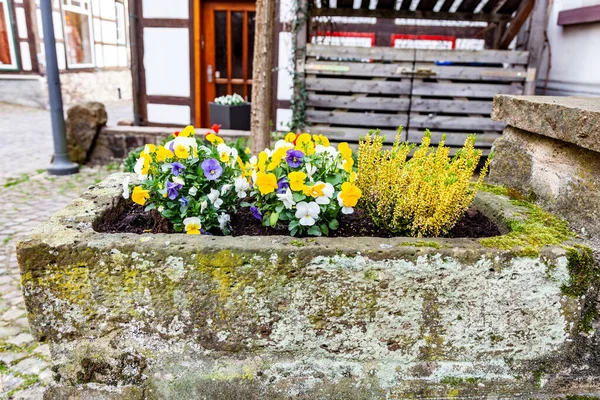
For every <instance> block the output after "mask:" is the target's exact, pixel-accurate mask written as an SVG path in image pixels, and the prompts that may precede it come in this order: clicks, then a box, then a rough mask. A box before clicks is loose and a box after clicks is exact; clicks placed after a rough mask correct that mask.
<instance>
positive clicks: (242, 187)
mask: <svg viewBox="0 0 600 400" xmlns="http://www.w3.org/2000/svg"><path fill="white" fill-rule="evenodd" d="M233 184H234V186H235V192H236V193H237V195H238V197H239V198H240V199H243V198H244V197H246V196H247V195H248V193H246V190H248V189H250V184H249V183H248V180H247V179H246V178H244V177H243V176H240V177H238V178H235V179H234V180H233Z"/></svg>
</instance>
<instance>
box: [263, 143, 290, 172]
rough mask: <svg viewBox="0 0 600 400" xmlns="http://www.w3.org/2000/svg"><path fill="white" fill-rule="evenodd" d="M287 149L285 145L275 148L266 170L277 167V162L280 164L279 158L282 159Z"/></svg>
mask: <svg viewBox="0 0 600 400" xmlns="http://www.w3.org/2000/svg"><path fill="white" fill-rule="evenodd" d="M287 150H288V149H287V148H286V147H280V148H278V149H277V150H275V152H274V153H273V154H272V155H271V162H270V163H269V165H268V166H267V170H268V171H272V170H274V169H275V168H277V167H279V164H281V160H283V159H284V157H285V155H286V153H287Z"/></svg>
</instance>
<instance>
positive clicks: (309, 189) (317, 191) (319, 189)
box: [304, 183, 325, 199]
mask: <svg viewBox="0 0 600 400" xmlns="http://www.w3.org/2000/svg"><path fill="white" fill-rule="evenodd" d="M323 189H325V184H324V183H317V184H316V185H314V186H304V194H305V195H306V196H311V197H314V198H315V199H316V198H317V197H321V196H323Z"/></svg>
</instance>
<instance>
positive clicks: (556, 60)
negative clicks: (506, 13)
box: [537, 0, 600, 96]
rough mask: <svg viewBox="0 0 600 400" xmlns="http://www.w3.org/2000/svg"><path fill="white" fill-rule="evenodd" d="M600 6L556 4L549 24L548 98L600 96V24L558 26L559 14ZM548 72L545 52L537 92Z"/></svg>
mask: <svg viewBox="0 0 600 400" xmlns="http://www.w3.org/2000/svg"><path fill="white" fill-rule="evenodd" d="M595 5H600V0H553V2H552V6H551V7H552V8H551V10H550V18H549V20H548V40H549V42H550V47H551V50H552V60H551V68H550V75H549V79H548V90H547V92H546V94H548V95H570V96H600V22H594V23H589V24H579V25H569V26H559V25H557V24H556V22H557V20H558V13H559V12H560V11H562V10H569V9H573V8H579V7H587V6H595ZM547 70H548V50H547V49H545V50H544V54H543V57H542V67H541V68H540V71H539V74H538V82H537V86H538V92H539V91H540V89H541V88H542V87H543V86H544V81H545V78H546V71H547Z"/></svg>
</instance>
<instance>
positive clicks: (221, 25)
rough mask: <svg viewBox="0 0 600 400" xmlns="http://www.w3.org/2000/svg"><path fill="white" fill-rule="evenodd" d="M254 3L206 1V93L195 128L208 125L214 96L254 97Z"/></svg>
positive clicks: (203, 43) (203, 44)
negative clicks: (209, 105) (200, 115)
mask: <svg viewBox="0 0 600 400" xmlns="http://www.w3.org/2000/svg"><path fill="white" fill-rule="evenodd" d="M255 11H256V5H255V2H254V1H237V2H226V1H218V2H216V1H215V2H203V4H202V13H201V17H202V32H201V38H200V45H201V47H202V61H201V67H200V69H199V73H200V74H201V77H196V78H197V79H202V82H203V85H202V87H203V90H202V92H203V93H201V95H200V96H197V99H199V101H200V102H201V104H200V106H201V107H202V111H203V112H202V113H201V114H202V118H197V121H196V125H197V126H202V127H207V126H209V114H208V103H209V102H211V101H213V100H214V99H215V97H219V96H224V95H227V94H234V93H237V94H239V95H241V96H242V97H244V99H246V100H247V101H250V99H251V98H252V57H253V54H254V20H255V15H256V13H255Z"/></svg>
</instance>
